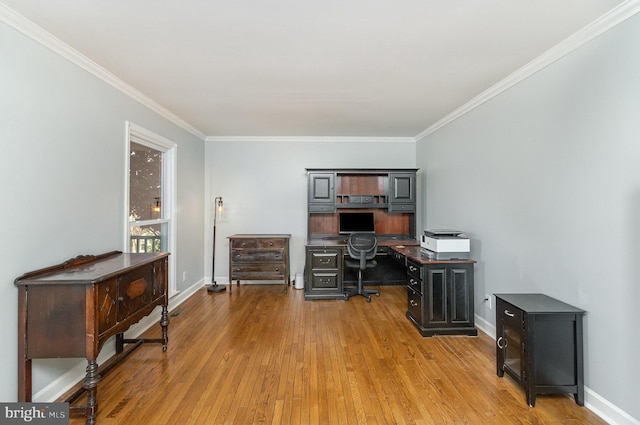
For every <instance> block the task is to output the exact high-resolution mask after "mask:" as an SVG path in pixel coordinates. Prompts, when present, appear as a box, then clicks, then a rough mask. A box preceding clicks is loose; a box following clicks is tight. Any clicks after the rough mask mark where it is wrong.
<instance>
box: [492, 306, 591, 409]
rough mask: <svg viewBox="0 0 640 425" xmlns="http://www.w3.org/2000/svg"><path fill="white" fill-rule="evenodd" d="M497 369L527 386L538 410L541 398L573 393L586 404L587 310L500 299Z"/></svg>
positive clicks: (579, 402)
mask: <svg viewBox="0 0 640 425" xmlns="http://www.w3.org/2000/svg"><path fill="white" fill-rule="evenodd" d="M495 296H496V363H497V364H496V365H497V373H498V376H504V373H505V372H506V373H507V374H508V375H510V376H511V377H512V378H513V379H515V380H516V381H518V382H519V383H520V385H522V386H523V387H524V389H525V392H526V397H527V403H528V404H529V406H531V407H533V406H535V403H536V395H537V394H556V393H570V394H573V396H574V399H575V401H576V403H577V404H578V405H579V406H583V405H584V372H583V368H584V364H583V353H582V350H583V347H582V317H583V316H584V314H585V311H584V310H580V309H579V308H576V307H573V306H571V305H569V304H566V303H563V302H561V301H558V300H556V299H554V298H551V297H549V296H547V295H543V294H495Z"/></svg>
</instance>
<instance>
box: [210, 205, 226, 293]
mask: <svg viewBox="0 0 640 425" xmlns="http://www.w3.org/2000/svg"><path fill="white" fill-rule="evenodd" d="M213 204H214V205H215V209H214V210H213V250H212V251H211V286H209V287H207V291H209V292H223V291H225V290H226V289H227V288H226V287H224V286H221V285H218V282H216V277H215V270H216V221H217V218H218V215H222V209H223V204H222V196H216V199H215V200H214V201H213Z"/></svg>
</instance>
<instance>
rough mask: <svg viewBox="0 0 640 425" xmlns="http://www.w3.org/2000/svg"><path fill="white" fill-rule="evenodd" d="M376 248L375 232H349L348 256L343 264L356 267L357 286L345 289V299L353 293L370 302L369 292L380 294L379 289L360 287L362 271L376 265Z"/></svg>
mask: <svg viewBox="0 0 640 425" xmlns="http://www.w3.org/2000/svg"><path fill="white" fill-rule="evenodd" d="M377 248H378V239H377V238H376V235H375V233H351V234H350V235H349V240H348V241H347V250H348V252H349V257H350V258H346V259H345V261H344V264H345V266H347V267H349V268H353V269H358V286H357V287H356V288H346V289H345V293H344V299H345V300H348V299H349V298H351V297H353V296H354V295H362V296H363V297H365V298H366V299H367V302H371V294H376V295H377V296H380V291H378V290H376V289H364V288H363V287H362V271H363V270H365V269H372V268H374V267H375V266H377V265H378V263H377V262H376V260H375V257H376V250H377Z"/></svg>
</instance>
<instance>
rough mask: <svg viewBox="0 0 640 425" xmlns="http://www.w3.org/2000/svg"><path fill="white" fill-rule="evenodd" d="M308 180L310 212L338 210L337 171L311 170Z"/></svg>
mask: <svg viewBox="0 0 640 425" xmlns="http://www.w3.org/2000/svg"><path fill="white" fill-rule="evenodd" d="M308 181H309V188H308V194H309V199H308V205H309V212H325V213H326V212H334V211H335V210H336V197H335V173H328V172H317V173H314V172H310V173H309V179H308Z"/></svg>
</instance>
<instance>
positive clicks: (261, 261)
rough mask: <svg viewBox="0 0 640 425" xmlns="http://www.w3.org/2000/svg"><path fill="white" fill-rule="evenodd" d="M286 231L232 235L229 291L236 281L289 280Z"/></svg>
mask: <svg viewBox="0 0 640 425" xmlns="http://www.w3.org/2000/svg"><path fill="white" fill-rule="evenodd" d="M290 238H291V235H288V234H287V235H285V234H259V235H258V234H238V235H232V236H229V292H231V291H232V286H233V281H234V280H235V281H237V283H238V285H239V284H240V281H241V280H282V281H283V282H284V285H285V290H286V289H287V288H288V286H289V283H290V274H289V267H290V266H289V239H290Z"/></svg>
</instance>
